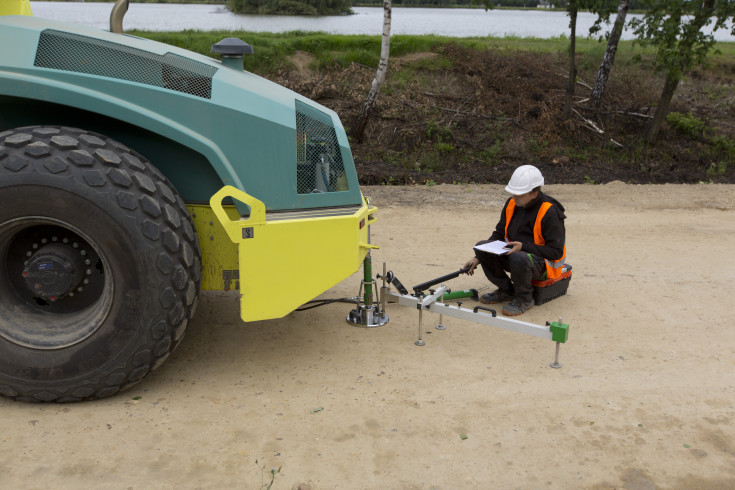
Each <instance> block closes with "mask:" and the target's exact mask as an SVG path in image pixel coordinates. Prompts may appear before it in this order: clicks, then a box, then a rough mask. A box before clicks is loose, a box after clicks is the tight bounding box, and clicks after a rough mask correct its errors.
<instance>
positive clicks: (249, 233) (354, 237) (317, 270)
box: [204, 186, 377, 321]
mask: <svg viewBox="0 0 735 490" xmlns="http://www.w3.org/2000/svg"><path fill="white" fill-rule="evenodd" d="M228 197H230V198H233V199H235V200H238V201H241V202H242V203H244V204H246V205H247V206H248V207H249V208H250V216H249V217H248V218H245V219H236V220H233V219H232V213H231V212H230V213H229V214H228V212H226V211H225V209H224V207H223V206H222V200H223V199H225V198H228ZM210 205H211V209H212V211H213V212H214V214H215V216H216V217H217V220H218V221H219V222H220V224H221V225H222V227H223V228H224V229H225V231H226V233H227V235H228V236H229V238H230V240H232V242H234V243H235V244H236V245H237V249H238V256H239V281H240V282H239V284H240V293H241V295H242V296H241V300H240V316H241V317H242V319H243V320H244V321H255V320H266V319H270V318H280V317H282V316H285V315H287V314H288V313H290V312H292V311H293V310H295V309H296V308H298V307H299V306H301V305H303V304H304V303H306V302H307V301H309V300H312V299H314V298H315V297H317V296H319V295H320V294H321V293H323V292H324V291H326V290H327V289H329V288H331V287H332V286H334V285H335V284H337V283H339V282H340V281H342V280H343V279H345V278H346V277H348V276H350V275H351V274H353V273H355V272H356V271H357V270H358V269H359V268H360V264H361V263H362V261H363V259H364V258H365V255H366V254H367V251H368V249H370V248H377V247H375V246H373V245H370V244H369V243H368V226H369V225H371V224H372V223H374V222H375V221H376V219H375V217H374V216H373V213H374V212H375V211H376V208H375V207H372V206H369V205H368V204H367V203H366V202H364V201H363V203H362V206H359V207H358V206H355V207H351V208H336V209H324V210H306V211H298V212H288V213H277V214H272V215H270V216H268V217H266V211H265V204H263V202H261V201H259V200H258V199H256V198H254V197H252V196H250V195H248V194H246V193H245V192H242V191H240V190H238V189H236V188H235V187H231V186H226V187H223V188H222V189H220V191H219V192H217V193H216V194H215V195H214V196H212V198H211V199H210ZM206 261H207V258H206V257H205V258H204V262H206Z"/></svg>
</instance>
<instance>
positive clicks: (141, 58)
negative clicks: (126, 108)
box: [35, 30, 217, 99]
mask: <svg viewBox="0 0 735 490" xmlns="http://www.w3.org/2000/svg"><path fill="white" fill-rule="evenodd" d="M35 65H36V66H39V67H42V68H52V69H54V70H63V71H71V72H76V73H87V74H89V75H99V76H103V77H108V78H117V79H120V80H128V81H131V82H138V83H144V84H146V85H153V86H156V87H163V88H167V89H169V90H175V91H177V92H183V93H185V94H190V95H196V96H197V97H202V98H205V99H209V98H211V97H212V77H213V76H214V74H215V73H216V72H217V69H216V68H214V67H212V66H208V65H206V64H204V63H199V62H196V61H192V60H189V59H187V58H184V57H182V56H179V55H175V54H171V53H166V54H165V55H163V56H161V55H158V54H153V53H148V52H146V51H142V50H140V49H135V48H130V47H127V46H122V45H120V44H115V43H111V42H109V41H101V40H99V39H94V38H90V37H84V36H78V35H76V34H69V33H66V32H61V31H52V30H46V31H43V32H42V33H41V40H40V41H39V43H38V51H37V52H36V61H35Z"/></svg>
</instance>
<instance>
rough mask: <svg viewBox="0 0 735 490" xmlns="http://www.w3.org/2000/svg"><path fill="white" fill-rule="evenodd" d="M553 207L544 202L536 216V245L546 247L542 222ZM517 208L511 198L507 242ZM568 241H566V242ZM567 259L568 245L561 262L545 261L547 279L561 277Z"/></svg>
mask: <svg viewBox="0 0 735 490" xmlns="http://www.w3.org/2000/svg"><path fill="white" fill-rule="evenodd" d="M551 206H553V204H551V203H550V202H543V203H541V208H540V209H539V211H538V214H537V215H536V223H535V224H534V225H533V243H535V244H536V245H544V244H545V243H546V240H544V237H543V235H542V234H541V220H542V219H543V218H544V215H546V211H548V210H549V208H550V207H551ZM515 208H516V201H515V199H513V198H512V197H511V198H510V201H508V206H506V208H505V241H506V242H507V241H509V239H508V226H509V225H510V220H511V218H512V217H513V211H515ZM565 241H566V240H565ZM566 258H567V244H566V243H564V249H563V251H562V255H561V258H560V259H559V260H549V259H544V261H546V277H547V278H548V279H555V278H557V277H559V276H560V275H561V272H562V269H563V268H564V263H565V259H566Z"/></svg>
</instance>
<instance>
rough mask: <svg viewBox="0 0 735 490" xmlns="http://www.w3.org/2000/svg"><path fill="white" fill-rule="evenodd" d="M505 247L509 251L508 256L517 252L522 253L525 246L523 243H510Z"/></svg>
mask: <svg viewBox="0 0 735 490" xmlns="http://www.w3.org/2000/svg"><path fill="white" fill-rule="evenodd" d="M505 247H506V248H508V249H509V250H508V255H510V254H512V253H515V252H520V251H521V248H522V247H523V244H522V243H521V242H508V243H507V244H506V245H505Z"/></svg>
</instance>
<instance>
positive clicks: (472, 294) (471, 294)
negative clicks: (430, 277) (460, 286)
mask: <svg viewBox="0 0 735 490" xmlns="http://www.w3.org/2000/svg"><path fill="white" fill-rule="evenodd" d="M462 298H474V299H477V290H476V289H464V290H461V291H450V292H448V293H444V295H443V296H442V298H441V299H442V301H451V300H453V299H462Z"/></svg>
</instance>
